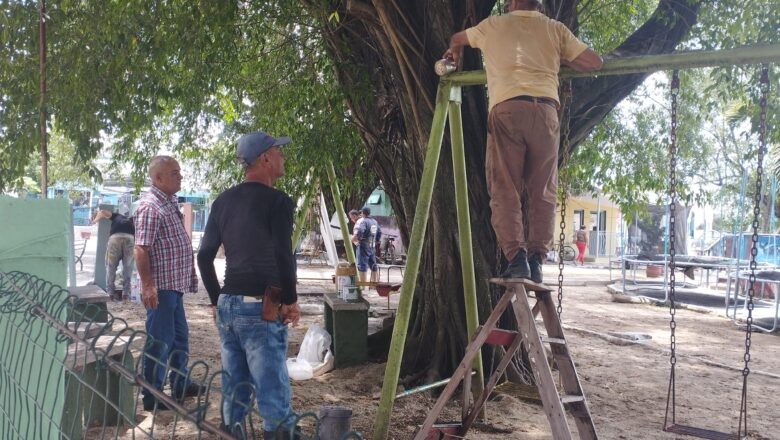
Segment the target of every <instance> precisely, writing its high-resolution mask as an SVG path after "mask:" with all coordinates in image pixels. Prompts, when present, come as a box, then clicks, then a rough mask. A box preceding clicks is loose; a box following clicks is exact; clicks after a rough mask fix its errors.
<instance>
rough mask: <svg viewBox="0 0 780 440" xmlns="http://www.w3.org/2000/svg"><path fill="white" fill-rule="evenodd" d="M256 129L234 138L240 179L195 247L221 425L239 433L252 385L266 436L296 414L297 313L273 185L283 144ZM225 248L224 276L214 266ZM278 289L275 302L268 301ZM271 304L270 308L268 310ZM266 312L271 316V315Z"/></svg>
mask: <svg viewBox="0 0 780 440" xmlns="http://www.w3.org/2000/svg"><path fill="white" fill-rule="evenodd" d="M288 142H290V138H274V137H272V136H269V135H268V134H266V133H263V132H261V131H256V132H253V133H250V134H247V135H244V136H242V137H241V138H240V139H239V140H238V151H237V155H238V159H239V161H240V162H241V164H242V165H243V166H244V176H245V177H244V182H243V183H241V184H239V185H236V186H234V187H232V188H230V189H228V190H226V191H225V192H223V193H222V194H220V195H219V196H218V197H217V199H216V200H214V203H213V204H212V205H211V213H210V214H209V219H208V222H207V223H206V230H205V232H204V234H203V239H202V240H201V242H200V250H199V251H198V267H199V268H200V274H201V278H202V280H203V284H204V285H205V286H206V290H207V291H208V293H209V298H210V299H211V306H212V310H213V311H214V319H215V321H216V323H217V328H218V329H219V339H220V343H221V355H222V370H223V374H222V396H223V397H222V414H223V417H224V423H225V428H226V429H227V430H229V431H230V432H231V433H232V434H233V435H234V436H235V437H237V438H244V437H243V436H244V435H245V433H244V432H243V428H242V426H243V419H244V417H245V416H246V413H247V409H248V408H249V407H250V406H251V402H250V400H249V399H250V397H251V395H252V390H251V388H250V387H248V386H246V384H252V385H253V387H254V394H255V396H256V398H257V407H258V409H259V412H260V416H261V417H262V418H263V431H264V437H263V438H264V439H282V438H284V439H288V438H290V431H292V430H293V429H294V427H293V426H292V423H293V422H294V421H293V418H292V417H290V416H291V415H292V406H291V404H290V397H291V396H290V394H291V392H290V382H289V378H288V376H287V367H286V365H285V360H286V359H285V357H286V354H287V324H290V323H291V324H293V325H295V324H296V323H297V322H298V319H299V318H300V309H299V308H298V302H297V300H298V295H297V292H296V287H295V283H296V267H295V259H294V258H293V253H292V243H291V241H292V227H293V204H292V200H291V199H290V197H289V196H287V194H285V193H283V192H282V191H279V190H277V189H274V188H273V184H274V182H275V181H276V179H278V178H279V177H282V176H283V175H284V155H283V154H282V151H281V149H280V148H279V147H280V146H281V145H284V144H286V143H288ZM220 245H223V246H224V248H225V258H226V265H225V282H224V284H223V286H222V288H221V289H220V286H219V281H218V280H217V274H216V271H215V269H214V257H215V256H216V254H217V250H218V249H219V246H220ZM276 292H279V299H278V301H279V302H280V303H281V305H278V304H277V305H273V307H272V308H270V309H269V307H271V306H272V304H276V303H275V302H274V301H271V299H272V297H273V296H274V295H275V294H276ZM268 310H270V312H269V313H266V312H268ZM269 315H270V316H269Z"/></svg>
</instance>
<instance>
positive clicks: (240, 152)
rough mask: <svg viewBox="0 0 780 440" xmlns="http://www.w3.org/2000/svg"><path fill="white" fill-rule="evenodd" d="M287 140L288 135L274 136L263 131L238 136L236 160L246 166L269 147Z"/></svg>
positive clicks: (288, 139)
mask: <svg viewBox="0 0 780 440" xmlns="http://www.w3.org/2000/svg"><path fill="white" fill-rule="evenodd" d="M289 142H290V138H289V137H278V138H275V137H273V136H271V135H269V134H268V133H266V132H264V131H253V132H252V133H249V134H245V135H243V136H241V137H240V138H238V148H237V149H236V156H237V157H238V161H239V162H241V164H242V165H244V166H245V167H247V166H249V165H250V164H251V163H252V162H254V161H255V159H257V158H258V157H260V155H261V154H263V153H265V152H266V151H268V150H269V149H270V148H271V147H279V146H282V145H284V144H287V143H289Z"/></svg>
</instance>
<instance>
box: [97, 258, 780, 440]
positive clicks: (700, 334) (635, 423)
mask: <svg viewBox="0 0 780 440" xmlns="http://www.w3.org/2000/svg"><path fill="white" fill-rule="evenodd" d="M556 269H557V268H556V267H555V266H551V265H550V266H545V272H546V276H547V279H548V280H554V279H555V277H554V276H553V271H554V270H556ZM301 270H302V271H303V272H301V273H299V276H300V277H301V278H302V280H301V281H300V289H301V291H302V293H304V294H303V295H301V302H302V303H305V304H321V303H322V297H321V296H318V295H316V294H314V295H312V294H307V293H316V292H322V291H324V290H325V289H333V287H332V284H331V283H330V282H329V281H322V280H321V279H320V280H312V279H307V278H326V277H329V274H328V270H327V269H317V268H316V267H315V268H305V267H303V268H301ZM566 274H567V275H566V276H567V284H569V285H567V286H566V287H565V298H566V299H565V304H564V312H563V320H564V325H565V326H567V328H568V331H567V338H568V342H569V348H570V350H571V352H572V355H573V357H574V359H575V361H576V364H577V368H578V372H579V374H580V379H581V382H582V385H583V387H584V389H585V392H586V395H587V398H588V401H589V404H590V408H591V411H592V414H593V417H594V420H595V424H596V427H597V429H598V432H599V434H600V438H602V439H672V438H676V437H675V436H674V435H671V434H666V433H663V432H662V431H661V427H662V424H663V420H664V408H665V403H666V392H667V385H668V380H669V357H668V347H669V310H668V308H664V307H657V306H653V305H650V304H625V303H616V302H612V300H611V296H610V294H609V293H608V292H607V288H606V286H605V284H606V282H607V280H608V274H607V272H606V271H605V270H599V269H588V268H573V267H567V272H566ZM383 276H384V275H383ZM396 276H397V274H394V275H393V277H396ZM369 299H370V301H371V302H372V304H373V306H374V307H375V309H377V310H379V311H380V312H381V311H382V310H381V309H384V308H386V307H387V303H386V300H385V299H384V298H379V297H378V296H376V294H375V293H374V294H373V295H369ZM397 299H398V296H397V295H394V296H393V297H392V307H395V304H396V303H397ZM185 303H186V307H187V317H188V321H189V328H190V352H191V358H192V359H197V360H203V361H205V362H207V363H208V364H209V365H210V366H211V368H212V370H211V371H212V372H213V371H217V370H219V368H220V358H219V338H218V335H217V332H216V328H215V326H214V324H213V322H212V320H211V314H210V309H209V307H208V300H207V297H206V294H205V291H203V290H201V292H199V293H198V294H191V295H187V296H186V301H185ZM109 310H110V311H111V312H112V313H114V314H115V315H116V316H119V317H122V318H124V319H126V320H127V321H128V323H129V325H131V326H133V327H137V328H139V329H140V328H143V320H144V316H145V312H144V310H143V307H142V306H141V305H139V304H133V303H128V302H112V303H110V304H109ZM381 318H382V316H381V315H380V316H379V317H378V318H372V319H371V325H372V327H374V328H375V327H376V326H378V325H380V323H381ZM677 320H678V327H677V334H678V339H677V340H678V369H677V396H678V402H677V417H678V422H680V423H683V424H690V425H694V426H699V427H705V428H709V429H715V430H722V431H727V432H735V429H736V426H737V420H738V417H739V405H740V390H741V386H742V374H741V369H742V365H743V352H744V348H745V340H744V339H745V334H744V331H742V330H740V329H739V328H737V327H736V326H734V325H733V324H732V323H731V321H729V320H727V319H725V318H724V317H722V316H720V315H719V314H716V313H701V312H696V311H692V310H679V311H678V312H677ZM315 323H316V324H320V325H323V316H322V315H321V314H313V315H305V316H304V317H303V319H302V321H301V324H300V325H299V326H298V327H296V328H291V331H290V349H289V356H291V357H292V356H295V355H296V354H297V351H298V347H299V344H300V342H301V340H302V339H303V336H304V334H305V332H306V329H307V328H308V326H309V325H311V324H315ZM608 332H639V333H643V334H647V335H649V336H650V337H651V338H652V339H650V340H649V341H648V342H646V343H643V344H630V345H616V344H614V343H612V342H610V341H608V340H606V339H604V338H602V337H599V334H604V333H608ZM751 353H752V358H751V364H750V365H751V370H752V374H751V375H750V378H749V388H748V392H749V394H748V396H749V401H748V417H749V419H748V424H749V425H748V426H749V431H750V434H751V437H750V438H752V439H780V410H778V408H780V367H778V365H779V364H780V340H779V339H778V335H776V334H775V335H767V334H760V333H759V334H753V337H752V346H751ZM702 360H704V361H708V362H702ZM713 363H717V364H723V366H716V365H714V364H713ZM383 373H384V364H374V363H369V364H366V365H361V366H358V367H352V368H346V369H341V370H335V371H332V372H330V373H327V374H325V375H323V376H321V377H318V378H315V379H312V380H308V381H303V382H294V383H293V384H292V388H293V395H294V398H293V405H294V408H295V410H296V411H297V412H304V411H314V412H316V411H317V410H318V408H319V407H320V406H321V405H343V406H347V407H350V408H352V410H353V419H352V424H353V428H354V429H356V430H358V431H360V432H362V433H363V435H364V436H365V438H371V433H372V425H373V420H374V416H375V412H376V408H377V405H378V402H379V400H378V397H379V392H380V390H381V386H382V377H383ZM216 383H217V384H218V378H217V379H216ZM191 400H193V399H191ZM215 401H216V400H215ZM434 402H435V400H434V397H433V396H432V395H431V394H430V393H422V394H417V395H414V396H410V397H406V398H403V399H399V400H398V401H397V402H396V405H395V408H394V410H393V417H392V422H391V437H392V438H394V439H409V438H412V436H413V434H414V430H415V427H416V426H417V425H418V424H420V423H421V422H422V420H423V418H424V416H425V414H426V413H427V412H428V410H429V409H430V408H431V407H432V406H433V404H434ZM190 404H194V403H191V402H190ZM459 412H460V407H459V405H458V402H457V401H453V402H451V404H450V406H449V407H448V408H447V410H446V411H445V414H444V415H443V416H442V419H441V420H445V421H446V420H454V419H456V418H458V415H459ZM487 414H488V419H487V422H486V423H485V424H484V425H481V426H480V427H478V428H477V429H473V430H471V431H470V432H469V433H468V435H467V437H466V438H470V439H476V440H487V439H508V438H511V439H550V438H552V437H551V435H550V430H549V426H548V424H547V420H546V418H545V416H544V413H543V411H542V409H541V407H540V406H539V405H538V404H534V403H532V402H526V401H523V400H520V399H518V398H515V397H512V396H507V395H503V396H499V397H498V398H497V399H496V400H495V401H492V402H489V404H488V413H487ZM139 417H141V418H146V420H143V422H142V424H143V425H145V426H147V427H148V426H150V425H152V424H154V430H155V433H160V434H162V433H167V434H168V435H170V432H171V427H172V425H173V424H172V421H173V418H172V417H171V416H170V415H158V416H157V417H156V418H155V419H153V420H152V418H151V417H149V413H145V412H143V411H141V412H140V413H139ZM218 417H219V416H218V410H217V408H214V407H213V405H212V408H211V409H210V410H209V412H208V417H207V419H208V420H210V421H212V422H214V423H219V418H218ZM572 426H573V425H572ZM175 432H176V434H175V435H174V437H175V438H190V437H194V436H195V434H194V432H193V431H192V430H191V429H189V428H188V427H186V426H184V425H182V423H181V422H179V424H178V426H177V427H176V430H175ZM206 438H208V436H207V437H206Z"/></svg>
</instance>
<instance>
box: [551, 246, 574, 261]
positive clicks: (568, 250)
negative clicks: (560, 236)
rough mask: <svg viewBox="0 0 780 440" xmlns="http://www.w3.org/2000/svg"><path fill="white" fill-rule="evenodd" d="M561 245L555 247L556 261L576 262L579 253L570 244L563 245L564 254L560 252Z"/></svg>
mask: <svg viewBox="0 0 780 440" xmlns="http://www.w3.org/2000/svg"><path fill="white" fill-rule="evenodd" d="M559 250H560V245H559V244H556V245H555V246H553V249H552V251H553V252H555V258H554V261H560V260H559V258H562V259H563V261H574V258H576V257H577V251H576V250H575V249H574V248H573V247H572V246H569V245H568V244H564V245H563V253H561V252H560V251H559Z"/></svg>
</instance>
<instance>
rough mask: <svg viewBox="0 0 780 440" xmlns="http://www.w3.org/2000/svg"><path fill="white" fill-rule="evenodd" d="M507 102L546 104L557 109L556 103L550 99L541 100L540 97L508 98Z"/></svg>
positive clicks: (521, 96) (522, 96)
mask: <svg viewBox="0 0 780 440" xmlns="http://www.w3.org/2000/svg"><path fill="white" fill-rule="evenodd" d="M507 101H528V102H536V103H539V104H547V105H551V106H553V107H555V108H556V109H557V108H558V102H557V101H556V100H554V99H552V98H542V97H536V96H528V95H520V96H515V97H514V98H509V99H507Z"/></svg>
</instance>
